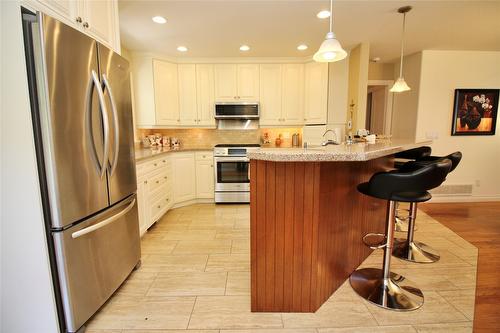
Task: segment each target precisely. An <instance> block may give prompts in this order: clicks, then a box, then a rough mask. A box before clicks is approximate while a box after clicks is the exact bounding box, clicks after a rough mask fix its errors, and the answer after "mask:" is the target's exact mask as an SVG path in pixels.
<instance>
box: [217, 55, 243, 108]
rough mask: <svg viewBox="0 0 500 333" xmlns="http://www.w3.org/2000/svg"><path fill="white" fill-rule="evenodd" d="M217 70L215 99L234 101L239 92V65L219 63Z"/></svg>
mask: <svg viewBox="0 0 500 333" xmlns="http://www.w3.org/2000/svg"><path fill="white" fill-rule="evenodd" d="M214 71H215V100H216V101H234V100H236V96H237V94H238V75H237V66H236V65H230V64H217V65H215V66H214Z"/></svg>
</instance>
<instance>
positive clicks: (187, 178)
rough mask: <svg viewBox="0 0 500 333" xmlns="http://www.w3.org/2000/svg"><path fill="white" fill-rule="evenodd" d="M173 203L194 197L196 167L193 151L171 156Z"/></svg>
mask: <svg viewBox="0 0 500 333" xmlns="http://www.w3.org/2000/svg"><path fill="white" fill-rule="evenodd" d="M172 162H173V165H172V166H173V173H174V201H175V203H179V202H183V201H188V200H192V199H194V198H196V168H195V161H194V154H193V153H175V155H173V156H172Z"/></svg>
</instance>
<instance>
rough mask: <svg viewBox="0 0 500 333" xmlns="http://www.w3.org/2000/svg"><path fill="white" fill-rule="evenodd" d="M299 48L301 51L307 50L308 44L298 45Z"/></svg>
mask: <svg viewBox="0 0 500 333" xmlns="http://www.w3.org/2000/svg"><path fill="white" fill-rule="evenodd" d="M297 50H299V51H304V50H307V45H306V44H300V45H299V46H297Z"/></svg>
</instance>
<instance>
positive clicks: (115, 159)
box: [102, 74, 120, 176]
mask: <svg viewBox="0 0 500 333" xmlns="http://www.w3.org/2000/svg"><path fill="white" fill-rule="evenodd" d="M102 82H103V83H104V88H105V89H107V90H108V94H109V101H110V102H111V112H112V113H113V123H114V130H115V147H114V152H115V154H114V156H113V162H111V169H110V171H109V173H110V176H112V175H113V174H114V172H115V170H116V165H117V164H118V152H119V150H120V125H119V123H118V112H117V111H116V103H115V98H114V96H113V91H112V90H111V86H110V84H109V81H108V77H107V75H106V74H102Z"/></svg>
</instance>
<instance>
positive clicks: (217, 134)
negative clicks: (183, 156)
mask: <svg viewBox="0 0 500 333" xmlns="http://www.w3.org/2000/svg"><path fill="white" fill-rule="evenodd" d="M266 132H267V133H269V139H270V142H271V144H270V145H266V146H267V147H274V146H275V140H276V138H277V137H278V136H279V135H280V134H281V138H282V144H281V147H291V146H292V134H294V133H299V136H300V140H299V143H300V144H301V143H302V128H301V127H297V128H260V129H257V130H218V129H206V128H186V129H138V130H137V138H138V139H139V140H142V138H143V137H145V136H148V135H152V134H156V133H158V134H160V135H162V136H169V137H176V138H178V139H179V140H180V142H181V147H183V148H204V147H206V148H212V147H213V146H214V145H216V144H219V143H261V144H262V141H261V138H262V136H263V135H264V133H266Z"/></svg>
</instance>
